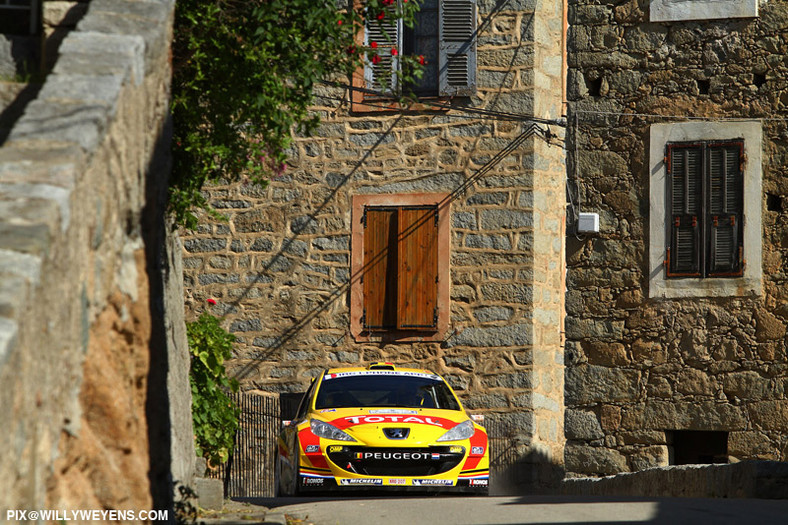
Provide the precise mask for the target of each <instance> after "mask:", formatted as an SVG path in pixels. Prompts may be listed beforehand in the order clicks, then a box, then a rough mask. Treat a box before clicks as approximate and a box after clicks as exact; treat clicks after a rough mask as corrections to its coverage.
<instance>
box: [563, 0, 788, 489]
mask: <svg viewBox="0 0 788 525" xmlns="http://www.w3.org/2000/svg"><path fill="white" fill-rule="evenodd" d="M700 6H702V7H700ZM569 24H570V33H569V34H570V36H569V38H568V41H569V52H568V66H569V69H568V100H569V112H568V121H569V130H568V131H567V138H568V142H567V144H568V146H567V152H568V166H569V168H568V181H569V188H570V194H571V197H572V198H571V201H572V203H571V206H570V211H571V214H572V215H576V213H577V212H578V211H581V212H596V213H598V214H599V216H600V223H601V226H600V230H601V231H600V233H599V234H598V235H592V234H577V235H575V233H576V232H575V231H574V229H573V228H571V227H569V228H568V230H569V232H568V237H567V238H568V241H567V266H568V268H567V289H568V291H567V298H566V311H567V320H566V337H567V343H566V366H567V369H566V391H565V395H566V438H567V445H566V454H565V460H566V468H567V470H568V471H570V472H575V473H583V474H592V475H600V474H612V473H616V472H627V471H636V470H641V469H645V468H648V467H653V466H664V465H670V464H683V463H695V462H700V463H711V462H728V461H737V460H744V459H773V460H780V461H785V460H786V459H788V432H787V431H788V399H786V396H788V358H787V357H786V321H787V320H788V295H787V294H786V290H788V288H786V273H785V266H784V262H783V261H784V260H785V256H786V248H788V244H787V243H786V239H788V215H786V211H787V210H786V207H785V204H784V203H783V200H784V198H785V196H786V194H787V193H788V186H787V185H786V182H785V181H786V177H785V176H786V155H788V148H787V146H788V142H786V138H787V137H788V126H787V125H786V115H788V112H786V104H787V103H788V85H787V84H786V78H788V60H786V59H788V46H786V31H788V7H786V5H785V4H784V3H780V2H761V3H760V5H759V2H756V1H754V0H747V1H740V0H724V1H720V2H711V3H710V2H702V3H701V2H691V1H676V2H667V1H660V0H654V1H652V2H650V3H648V2H638V1H636V0H630V1H625V2H608V1H604V0H603V1H601V2H599V1H593V2H592V1H585V0H579V1H572V2H570V9H569Z"/></svg>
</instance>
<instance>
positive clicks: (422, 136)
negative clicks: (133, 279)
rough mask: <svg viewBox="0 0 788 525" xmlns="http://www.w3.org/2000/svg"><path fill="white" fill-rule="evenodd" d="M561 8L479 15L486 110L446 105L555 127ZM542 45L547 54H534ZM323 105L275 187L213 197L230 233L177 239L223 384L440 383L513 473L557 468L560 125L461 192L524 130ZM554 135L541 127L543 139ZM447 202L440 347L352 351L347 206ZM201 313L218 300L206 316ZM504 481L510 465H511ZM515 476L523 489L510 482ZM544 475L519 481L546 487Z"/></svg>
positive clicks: (454, 117)
mask: <svg viewBox="0 0 788 525" xmlns="http://www.w3.org/2000/svg"><path fill="white" fill-rule="evenodd" d="M560 14H561V5H560V3H558V2H552V1H546V2H541V3H539V4H538V5H534V4H533V3H531V2H528V1H518V0H512V1H507V2H503V3H499V4H497V5H495V4H493V3H491V2H487V1H482V2H480V4H479V25H480V27H481V28H482V31H481V33H480V35H479V40H478V94H477V96H476V97H473V98H471V99H458V100H455V101H454V103H456V104H458V105H469V106H470V107H472V108H482V109H486V110H491V111H500V112H507V113H512V114H518V115H521V116H522V117H523V119H528V118H529V117H534V116H536V117H540V118H546V119H558V118H560V116H561V97H560V92H561V89H560V78H561V48H560V42H561V27H560V20H561V17H560ZM537 35H540V36H543V37H544V38H539V40H538V41H539V42H540V44H539V45H535V44H534V41H535V40H536V36H537ZM345 96H346V93H345V92H344V90H342V89H333V88H321V89H320V90H319V92H318V97H317V99H316V103H317V107H316V111H318V112H319V113H320V114H321V116H322V118H323V124H322V125H321V127H320V129H319V130H318V131H317V133H316V136H315V137H312V138H298V139H297V140H296V143H295V146H294V148H293V151H292V160H291V162H290V166H289V167H288V169H287V170H286V172H285V174H284V175H283V176H281V177H279V178H277V179H275V180H272V181H271V183H270V185H269V186H268V187H267V188H266V189H262V188H260V187H258V186H255V185H253V184H249V183H241V184H225V185H217V186H214V187H211V188H209V189H208V190H207V193H208V195H209V200H210V202H211V203H212V204H213V206H215V207H216V208H218V209H219V211H221V212H222V213H224V214H225V215H226V217H227V221H226V222H217V221H211V220H208V219H207V218H206V219H205V220H203V221H202V225H201V226H200V228H199V230H198V231H196V232H194V233H192V234H190V235H186V234H184V273H185V283H186V293H187V299H186V303H187V309H188V310H189V312H190V315H191V316H196V315H197V314H198V313H199V312H200V311H202V310H204V309H208V310H209V311H210V312H211V313H213V314H215V315H219V316H224V319H225V321H224V322H225V325H226V326H227V328H229V329H230V331H232V332H233V333H235V335H236V336H238V337H239V343H238V345H237V346H236V354H235V357H234V359H233V360H232V361H231V362H230V363H229V369H230V371H231V374H232V375H234V376H236V377H238V379H239V380H240V381H241V384H242V389H243V390H244V391H247V392H260V393H264V392H268V393H271V392H273V393H278V392H298V391H304V390H305V388H306V387H307V386H308V384H309V380H310V378H312V377H314V376H315V375H316V374H318V373H319V371H320V370H321V369H323V368H327V367H332V366H361V365H366V364H368V363H370V362H373V361H379V360H391V361H394V362H396V363H398V364H401V365H403V366H417V367H427V368H430V369H432V370H434V371H436V372H438V373H440V374H442V375H444V377H446V378H447V380H448V381H449V382H450V383H451V384H452V385H453V386H454V387H455V388H456V390H457V391H458V393H459V395H460V396H461V397H462V399H463V402H464V403H465V405H466V407H467V408H468V409H469V410H471V411H473V412H480V413H486V414H487V415H488V420H489V421H491V422H493V423H496V424H498V423H500V425H502V426H503V427H505V428H506V429H507V431H509V432H510V433H511V434H512V440H511V442H510V444H511V445H512V446H513V447H515V448H514V449H512V450H515V451H516V454H514V455H515V456H516V461H518V462H519V461H525V462H532V463H539V464H541V465H550V464H557V465H558V467H559V468H560V463H561V461H562V456H563V452H562V451H563V431H562V421H563V401H562V397H563V391H562V381H563V359H562V348H561V337H560V334H561V323H562V313H561V312H562V306H563V291H562V284H561V283H562V276H563V249H564V248H563V238H564V237H563V214H564V210H563V205H562V204H561V202H562V199H563V195H564V165H563V155H562V152H563V150H562V146H561V143H560V138H561V135H562V130H561V128H560V127H559V126H550V131H551V132H552V133H553V135H549V142H548V140H547V139H545V137H544V136H543V135H541V134H536V135H534V136H532V137H531V138H530V139H528V140H527V141H526V142H525V143H524V144H523V145H522V146H521V147H519V148H518V149H516V150H515V151H513V152H512V153H511V154H509V155H508V156H505V158H503V159H502V160H501V162H500V163H499V164H497V165H496V166H495V168H494V169H492V170H491V171H490V172H488V173H487V174H486V175H484V176H483V177H480V178H479V179H478V180H477V181H475V182H474V183H472V184H471V185H470V186H469V187H468V188H467V191H463V190H462V187H463V185H464V184H465V183H467V182H468V181H470V180H471V178H472V177H473V176H474V174H475V173H476V172H477V171H478V170H479V169H480V168H482V167H483V166H484V165H485V163H487V162H488V161H489V160H490V159H491V158H493V157H494V156H495V155H496V154H497V153H499V152H500V151H501V150H502V149H503V148H505V147H506V145H507V144H509V143H510V141H512V140H513V139H515V138H516V137H517V136H518V135H519V134H520V133H522V132H524V131H525V130H526V129H527V128H528V126H529V125H530V124H529V123H528V122H522V123H521V122H514V121H511V120H507V119H497V118H495V117H492V116H489V117H487V116H480V115H476V114H473V113H467V112H463V111H457V110H451V111H414V112H407V111H405V112H377V113H370V114H366V115H353V114H350V113H349V112H348V106H347V103H340V101H341V100H342V99H343V97H345ZM547 127H548V126H546V125H544V124H542V125H541V129H542V130H545V129H547ZM441 192H443V193H450V194H452V201H451V205H450V206H451V208H450V213H451V216H450V220H451V248H450V263H449V264H450V268H451V320H450V328H449V330H448V333H447V336H446V337H445V339H444V340H443V341H440V342H423V341H422V342H411V343H401V342H400V343H376V342H367V343H363V342H356V341H354V339H353V336H352V335H351V334H350V313H349V301H350V299H349V293H348V290H349V287H350V282H351V275H350V261H351V235H350V231H351V200H352V196H354V195H359V194H395V193H397V194H409V193H441ZM207 299H215V300H216V301H217V304H216V305H214V306H210V305H209V304H208V303H206V300H207ZM505 466H508V465H505ZM515 471H516V472H515ZM538 471H539V469H528V468H518V469H513V470H511V471H510V474H512V476H514V478H516V479H514V481H515V482H520V483H534V484H539V483H546V482H547V479H546V477H545V476H544V475H543V474H535V473H536V472H538Z"/></svg>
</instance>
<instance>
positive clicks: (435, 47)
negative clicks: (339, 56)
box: [353, 0, 476, 111]
mask: <svg viewBox="0 0 788 525" xmlns="http://www.w3.org/2000/svg"><path fill="white" fill-rule="evenodd" d="M400 1H401V0H400ZM373 42H374V43H375V44H376V45H377V48H376V49H377V50H378V56H379V57H380V61H379V62H378V63H377V64H371V63H368V64H366V65H365V67H364V71H363V77H362V75H358V74H357V75H355V76H354V85H358V86H361V87H363V88H364V89H365V90H367V91H366V92H354V97H353V103H354V105H355V106H354V109H356V110H363V111H369V110H380V109H389V107H388V106H387V105H386V104H385V103H384V102H382V101H385V99H386V97H387V95H391V94H393V93H398V92H400V91H401V90H402V88H406V89H407V90H408V91H411V92H413V93H414V94H416V95H418V96H419V97H438V96H469V95H473V94H474V93H475V91H476V0H422V1H421V2H420V10H419V12H418V13H417V14H416V17H415V24H414V26H413V27H412V28H409V27H405V26H404V24H403V23H402V21H401V20H398V21H396V22H395V21H389V22H388V23H386V24H381V23H380V22H378V21H377V20H375V19H371V20H368V21H367V25H366V27H365V29H364V38H363V43H364V45H365V46H370V45H371V44H372V43H373ZM394 47H396V48H397V50H398V51H399V53H400V54H403V53H404V54H405V55H415V56H423V57H424V60H425V65H424V66H423V67H424V71H423V75H422V77H421V79H417V80H416V81H415V82H414V84H413V85H409V86H400V85H398V82H399V81H398V78H397V72H398V71H399V68H400V62H399V60H398V58H397V57H398V56H400V55H397V56H392V54H391V49H392V48H394ZM361 78H363V83H358V80H359V79H361ZM373 92H374V93H373ZM372 101H375V103H374V104H373V103H372ZM365 102H366V103H367V104H371V105H366V106H365V105H363V104H364V103H365Z"/></svg>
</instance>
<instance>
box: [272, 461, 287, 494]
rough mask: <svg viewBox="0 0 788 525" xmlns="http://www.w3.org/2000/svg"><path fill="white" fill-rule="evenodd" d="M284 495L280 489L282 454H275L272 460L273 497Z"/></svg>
mask: <svg viewBox="0 0 788 525" xmlns="http://www.w3.org/2000/svg"><path fill="white" fill-rule="evenodd" d="M285 495H286V494H285V493H284V491H283V490H282V456H281V455H280V454H277V455H276V460H274V497H276V498H281V497H282V496H285Z"/></svg>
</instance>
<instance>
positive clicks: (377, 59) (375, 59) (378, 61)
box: [372, 55, 381, 64]
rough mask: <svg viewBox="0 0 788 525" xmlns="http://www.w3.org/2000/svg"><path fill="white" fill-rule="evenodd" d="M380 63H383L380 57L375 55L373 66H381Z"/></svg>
mask: <svg viewBox="0 0 788 525" xmlns="http://www.w3.org/2000/svg"><path fill="white" fill-rule="evenodd" d="M380 61H381V58H380V55H375V56H374V57H372V63H373V64H379V63H380Z"/></svg>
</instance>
